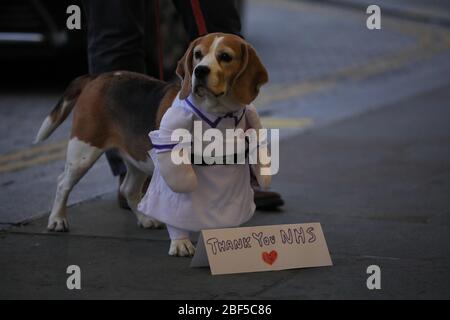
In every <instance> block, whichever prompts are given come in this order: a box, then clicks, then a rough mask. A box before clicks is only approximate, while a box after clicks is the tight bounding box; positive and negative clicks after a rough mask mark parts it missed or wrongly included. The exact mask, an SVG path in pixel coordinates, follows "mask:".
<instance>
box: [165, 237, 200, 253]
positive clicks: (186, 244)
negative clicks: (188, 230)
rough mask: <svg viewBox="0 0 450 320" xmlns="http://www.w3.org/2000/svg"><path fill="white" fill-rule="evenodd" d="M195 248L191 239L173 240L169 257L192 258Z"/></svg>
mask: <svg viewBox="0 0 450 320" xmlns="http://www.w3.org/2000/svg"><path fill="white" fill-rule="evenodd" d="M194 253H195V247H194V245H193V244H192V242H191V240H189V239H180V240H171V242H170V249H169V255H170V256H177V257H192V256H193V255H194Z"/></svg>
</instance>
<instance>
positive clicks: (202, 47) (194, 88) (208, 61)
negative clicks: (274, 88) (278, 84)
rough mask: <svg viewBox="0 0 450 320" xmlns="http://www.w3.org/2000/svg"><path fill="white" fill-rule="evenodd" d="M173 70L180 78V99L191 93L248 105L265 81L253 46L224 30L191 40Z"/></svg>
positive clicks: (262, 68)
mask: <svg viewBox="0 0 450 320" xmlns="http://www.w3.org/2000/svg"><path fill="white" fill-rule="evenodd" d="M176 72H177V75H178V76H179V77H180V78H181V80H182V88H181V92H180V99H186V97H187V96H189V94H191V93H193V94H195V95H197V96H199V97H205V96H206V97H208V98H210V99H221V98H231V99H232V100H234V101H236V102H238V103H240V104H245V105H247V104H249V103H251V102H252V101H253V100H254V99H255V98H256V96H257V95H258V93H259V88H260V87H261V86H262V85H263V84H265V83H266V82H267V81H268V74H267V70H266V68H265V67H264V66H263V64H262V63H261V60H260V59H259V57H258V55H257V54H256V51H255V49H253V47H252V46H251V45H249V44H248V43H247V42H245V41H244V40H243V39H241V38H240V37H238V36H235V35H232V34H225V33H211V34H208V35H205V36H203V37H200V38H197V39H196V40H194V41H193V42H191V44H190V45H189V48H188V49H187V51H186V53H185V54H184V56H183V57H182V58H181V59H180V61H179V62H178V67H177V71H176Z"/></svg>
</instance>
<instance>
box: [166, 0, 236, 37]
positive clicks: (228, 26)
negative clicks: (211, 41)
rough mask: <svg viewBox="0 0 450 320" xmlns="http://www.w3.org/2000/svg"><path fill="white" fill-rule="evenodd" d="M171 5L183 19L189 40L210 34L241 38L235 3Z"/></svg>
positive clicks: (180, 1)
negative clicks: (229, 34)
mask: <svg viewBox="0 0 450 320" xmlns="http://www.w3.org/2000/svg"><path fill="white" fill-rule="evenodd" d="M173 3H174V5H175V7H176V8H177V10H178V12H180V14H181V15H182V17H183V23H184V26H185V28H186V31H187V32H188V34H189V37H190V38H191V40H193V39H195V38H197V37H198V36H200V35H202V34H205V33H212V32H224V33H232V34H236V35H239V36H242V35H241V19H240V16H239V11H238V8H237V6H236V1H233V0H225V1H209V0H173Z"/></svg>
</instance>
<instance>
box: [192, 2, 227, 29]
mask: <svg viewBox="0 0 450 320" xmlns="http://www.w3.org/2000/svg"><path fill="white" fill-rule="evenodd" d="M225 1H226V0H225ZM191 7H192V12H193V13H194V18H195V23H196V24H197V29H198V35H199V36H203V35H205V34H207V33H208V31H207V30H206V23H205V18H204V17H203V12H202V8H201V7H200V1H199V0H191Z"/></svg>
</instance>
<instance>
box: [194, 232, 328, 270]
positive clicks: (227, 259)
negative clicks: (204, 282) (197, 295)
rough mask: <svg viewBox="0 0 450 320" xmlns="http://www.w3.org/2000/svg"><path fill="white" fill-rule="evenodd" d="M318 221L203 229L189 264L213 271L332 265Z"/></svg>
mask: <svg viewBox="0 0 450 320" xmlns="http://www.w3.org/2000/svg"><path fill="white" fill-rule="evenodd" d="M332 264H333V263H332V261H331V257H330V254H329V252H328V247H327V243H326V241H325V237H324V235H323V231H322V227H321V226H320V223H303V224H284V225H272V226H259V227H244V228H227V229H211V230H202V232H201V234H200V237H199V240H198V242H197V250H196V253H195V256H194V258H193V259H192V262H191V267H201V266H208V265H209V266H210V268H211V273H212V274H227V273H241V272H257V271H274V270H283V269H294V268H308V267H322V266H331V265H332Z"/></svg>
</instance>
